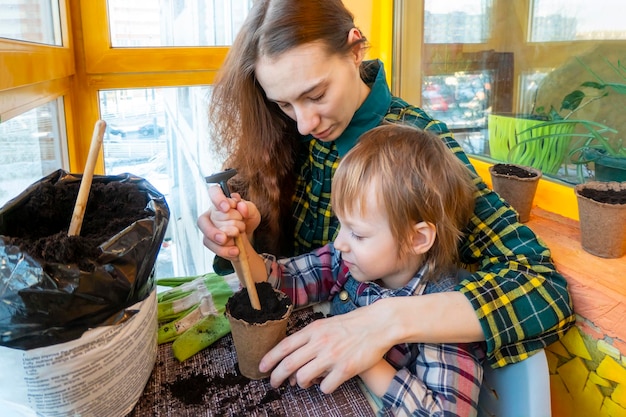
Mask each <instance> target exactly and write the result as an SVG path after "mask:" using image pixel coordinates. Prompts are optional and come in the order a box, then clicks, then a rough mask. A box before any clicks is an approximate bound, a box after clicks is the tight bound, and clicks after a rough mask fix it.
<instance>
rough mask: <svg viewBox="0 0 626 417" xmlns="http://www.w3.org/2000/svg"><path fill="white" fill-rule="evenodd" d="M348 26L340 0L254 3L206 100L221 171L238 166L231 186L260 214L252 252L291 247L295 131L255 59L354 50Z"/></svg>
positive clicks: (347, 15) (350, 22) (349, 18)
mask: <svg viewBox="0 0 626 417" xmlns="http://www.w3.org/2000/svg"><path fill="white" fill-rule="evenodd" d="M354 27H355V26H354V18H353V15H352V14H351V13H350V12H349V11H348V10H347V9H346V8H345V6H344V5H343V3H342V2H341V1H339V0H257V1H255V2H254V6H253V7H252V9H251V10H250V13H249V15H248V17H247V19H246V21H245V22H244V24H243V26H242V28H241V30H240V31H239V33H238V35H237V37H236V39H235V41H234V43H233V45H232V47H231V49H230V51H229V53H228V55H227V57H226V60H225V62H224V65H223V66H222V68H221V69H220V72H219V74H218V76H217V79H216V82H215V84H214V86H213V92H212V95H211V100H210V105H209V121H210V124H211V141H212V144H213V145H214V147H215V150H216V151H217V152H218V154H219V155H221V156H222V157H225V161H226V162H225V167H224V168H235V169H237V172H238V174H237V175H236V176H235V177H234V178H233V180H232V184H231V189H232V190H233V191H237V192H239V193H241V194H242V196H243V197H244V198H245V199H248V200H250V201H253V202H254V203H255V204H256V205H257V207H258V208H259V211H260V212H261V216H262V222H261V225H260V227H259V228H258V229H257V232H259V233H256V235H255V246H256V247H257V250H259V251H268V252H271V253H275V254H278V255H280V254H283V253H285V251H286V248H289V247H291V246H292V245H293V232H292V231H291V228H290V227H289V225H290V224H291V218H292V214H291V199H292V197H293V193H294V186H295V180H296V176H297V172H296V169H297V167H296V166H295V160H296V155H297V153H298V152H299V151H300V148H299V147H300V140H299V138H300V135H299V133H298V130H297V125H296V123H295V121H293V120H291V119H290V118H289V117H288V116H286V115H285V114H284V113H283V112H282V111H281V110H280V109H279V108H278V106H277V105H276V104H275V103H273V102H270V101H269V100H267V98H266V96H265V93H264V92H263V90H262V88H261V86H260V85H259V83H258V81H257V79H256V76H255V66H256V63H257V61H258V59H259V57H261V56H266V57H277V56H279V55H280V54H282V53H285V52H287V51H289V50H291V49H293V48H294V47H296V46H300V45H303V44H307V43H311V42H321V43H322V44H323V45H325V46H326V48H327V50H328V53H329V54H348V53H350V51H351V50H352V48H354V47H355V45H354V44H352V45H351V44H348V33H349V31H350V30H351V29H352V28H354ZM364 42H365V38H363V39H361V40H360V41H359V43H364Z"/></svg>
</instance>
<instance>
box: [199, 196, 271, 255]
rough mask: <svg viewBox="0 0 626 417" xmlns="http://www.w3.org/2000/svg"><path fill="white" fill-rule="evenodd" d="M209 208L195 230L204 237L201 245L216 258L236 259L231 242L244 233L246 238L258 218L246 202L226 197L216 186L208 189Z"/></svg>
mask: <svg viewBox="0 0 626 417" xmlns="http://www.w3.org/2000/svg"><path fill="white" fill-rule="evenodd" d="M209 198H210V199H211V202H212V203H213V206H212V207H211V208H210V209H209V210H207V211H206V212H204V213H203V214H202V215H200V217H199V218H198V222H197V224H198V228H199V229H200V231H201V232H202V234H203V235H204V238H203V243H204V246H206V247H207V248H208V249H209V250H210V251H212V252H213V253H215V254H216V255H217V256H220V257H222V258H226V259H231V260H232V259H236V258H237V256H238V255H239V249H237V246H236V245H235V240H234V238H235V237H236V236H238V235H239V234H240V233H246V234H247V235H248V237H249V238H251V237H252V233H253V232H254V230H255V229H256V228H257V227H258V226H259V223H260V222H261V214H260V213H259V210H258V209H257V207H256V206H255V205H254V204H253V203H252V202H250V201H243V200H242V199H241V197H240V196H239V194H237V193H233V194H232V195H231V197H230V198H228V197H226V196H225V195H224V193H223V191H222V189H221V187H219V186H211V187H209Z"/></svg>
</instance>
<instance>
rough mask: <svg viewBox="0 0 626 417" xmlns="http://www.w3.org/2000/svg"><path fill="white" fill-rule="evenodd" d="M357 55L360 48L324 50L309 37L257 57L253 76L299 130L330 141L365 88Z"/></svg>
mask: <svg viewBox="0 0 626 417" xmlns="http://www.w3.org/2000/svg"><path fill="white" fill-rule="evenodd" d="M357 32H358V31H357ZM357 55H358V56H357ZM361 61H362V53H361V52H359V53H358V54H353V53H350V54H348V55H347V56H344V55H337V54H334V55H329V54H328V53H327V52H326V50H325V48H324V47H323V45H322V44H320V43H309V44H305V45H302V46H298V47H296V48H294V49H291V50H289V51H287V52H285V53H283V54H282V55H280V56H278V57H277V58H267V57H261V58H260V59H259V61H258V62H257V65H256V77H257V79H258V81H259V84H260V85H261V87H262V88H263V90H264V91H265V94H266V96H267V98H268V99H269V100H271V101H273V102H275V103H276V104H278V106H279V107H280V108H281V109H282V111H283V112H285V114H286V115H287V116H289V117H290V118H292V119H293V120H295V121H296V123H297V125H298V131H299V132H300V134H302V135H309V134H311V135H313V136H314V137H316V138H317V139H319V140H321V141H324V142H330V141H333V140H335V139H337V138H338V137H339V136H340V135H341V134H342V133H343V131H344V130H345V129H346V127H347V126H348V124H349V123H350V120H352V116H353V115H354V113H355V112H356V111H357V109H358V108H359V107H360V106H361V104H362V103H363V101H365V98H366V97H367V94H368V93H369V88H368V87H367V85H366V84H365V83H364V82H363V81H362V80H361V77H360V75H359V66H360V64H361Z"/></svg>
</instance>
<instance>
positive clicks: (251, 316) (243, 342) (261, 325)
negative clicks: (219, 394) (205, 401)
mask: <svg viewBox="0 0 626 417" xmlns="http://www.w3.org/2000/svg"><path fill="white" fill-rule="evenodd" d="M257 293H258V295H259V301H260V302H261V310H254V309H252V306H251V305H250V299H249V298H248V292H247V291H246V289H245V288H244V289H243V290H241V291H239V292H237V293H235V294H234V295H233V296H232V297H230V298H229V299H228V302H227V303H226V313H225V314H226V317H228V321H229V322H230V328H231V334H232V336H233V342H234V343H235V351H236V352H237V361H238V362H239V371H240V372H241V374H242V375H243V376H245V377H247V378H250V379H262V378H265V377H267V376H269V374H270V373H269V372H267V373H262V372H260V371H259V363H260V362H261V359H262V358H263V356H265V354H266V353H267V352H269V351H270V350H271V349H272V348H273V347H274V346H276V345H277V344H278V342H280V341H281V340H283V339H284V338H285V336H286V335H287V322H288V320H289V316H290V315H291V312H292V311H293V303H292V302H291V300H290V299H289V297H288V296H287V294H285V293H283V292H281V291H278V290H274V289H273V288H272V287H271V286H270V285H269V284H268V283H266V282H264V283H260V284H259V283H258V284H257Z"/></svg>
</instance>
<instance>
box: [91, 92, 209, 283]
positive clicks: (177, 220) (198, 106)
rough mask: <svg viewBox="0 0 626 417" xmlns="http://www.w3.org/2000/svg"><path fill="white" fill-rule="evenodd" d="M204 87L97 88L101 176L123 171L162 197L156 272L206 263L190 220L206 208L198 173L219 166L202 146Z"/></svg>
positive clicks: (184, 271) (195, 269)
mask: <svg viewBox="0 0 626 417" xmlns="http://www.w3.org/2000/svg"><path fill="white" fill-rule="evenodd" d="M209 91H210V89H209V87H207V86H194V87H169V88H147V89H124V90H119V89H118V90H103V91H100V93H99V96H100V112H101V114H102V117H103V119H104V120H105V121H106V122H107V128H106V130H105V137H104V144H103V148H104V152H103V153H104V164H105V171H106V174H107V175H114V174H120V173H124V172H129V173H131V174H134V175H137V176H139V177H142V178H145V179H146V180H148V182H150V183H151V184H152V185H153V186H154V187H155V188H156V189H157V190H159V191H160V192H161V193H162V194H163V195H164V196H165V199H166V201H167V203H168V205H169V208H170V221H169V224H168V229H167V233H166V237H165V241H164V242H163V245H162V247H161V251H160V252H159V258H158V260H157V265H156V268H155V269H156V276H157V277H169V276H192V275H198V274H202V273H205V272H207V271H209V270H211V268H212V257H211V256H210V253H209V252H208V251H207V250H206V248H204V246H203V244H202V235H201V233H200V231H199V230H198V228H197V225H196V219H197V218H198V216H199V215H200V214H201V213H202V212H204V211H205V210H206V207H208V193H207V190H206V187H207V184H205V182H204V176H207V175H209V174H211V173H213V172H215V171H218V170H219V169H220V161H219V159H218V158H217V157H216V155H214V154H212V153H211V152H210V150H209V148H208V146H207V145H206V138H207V136H208V132H207V127H208V121H207V116H206V109H207V106H208V104H207V98H208V94H209Z"/></svg>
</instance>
